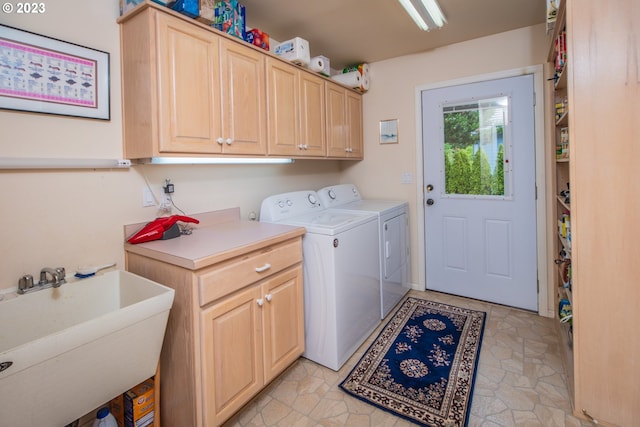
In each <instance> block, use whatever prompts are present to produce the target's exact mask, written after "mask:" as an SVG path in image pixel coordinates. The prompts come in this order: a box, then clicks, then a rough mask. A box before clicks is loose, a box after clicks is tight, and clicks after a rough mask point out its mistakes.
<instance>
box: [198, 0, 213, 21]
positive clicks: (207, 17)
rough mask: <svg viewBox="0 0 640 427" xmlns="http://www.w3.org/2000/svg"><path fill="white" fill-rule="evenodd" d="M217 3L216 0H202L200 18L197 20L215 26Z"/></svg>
mask: <svg viewBox="0 0 640 427" xmlns="http://www.w3.org/2000/svg"><path fill="white" fill-rule="evenodd" d="M216 3H217V1H216V0H200V16H198V17H197V18H196V19H197V20H198V21H200V22H202V23H204V24H207V25H213V21H214V20H215V9H216Z"/></svg>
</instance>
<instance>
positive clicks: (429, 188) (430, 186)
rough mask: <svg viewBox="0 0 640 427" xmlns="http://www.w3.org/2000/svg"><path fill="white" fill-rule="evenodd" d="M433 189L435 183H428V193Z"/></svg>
mask: <svg viewBox="0 0 640 427" xmlns="http://www.w3.org/2000/svg"><path fill="white" fill-rule="evenodd" d="M432 191H433V185H431V184H428V185H427V193H431V192H432Z"/></svg>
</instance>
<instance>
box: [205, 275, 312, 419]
mask: <svg viewBox="0 0 640 427" xmlns="http://www.w3.org/2000/svg"><path fill="white" fill-rule="evenodd" d="M301 280H302V268H301V267H295V268H293V269H291V270H288V271H286V272H283V273H281V274H278V275H276V276H275V277H273V278H271V279H268V280H266V281H265V282H264V283H262V284H260V285H257V286H254V287H250V288H248V289H246V290H244V291H242V292H240V293H238V294H236V295H233V296H231V297H229V298H227V299H224V300H223V301H221V302H219V303H217V304H214V305H212V306H211V307H209V308H206V309H204V310H202V312H201V314H200V319H201V331H202V336H201V340H202V344H203V346H202V352H203V365H202V367H203V370H202V380H203V403H204V425H206V426H209V425H218V424H219V423H220V421H224V420H226V419H228V418H229V417H230V416H232V415H233V414H234V413H235V412H236V411H238V410H239V409H240V408H241V407H242V406H243V405H244V404H245V403H246V402H247V401H248V400H249V399H250V398H251V397H252V396H254V395H255V394H256V393H257V392H258V391H260V390H261V389H262V388H263V387H264V386H265V385H266V384H267V383H269V382H270V381H271V380H272V379H274V378H275V377H276V376H277V375H278V374H280V373H281V372H282V371H283V370H284V369H285V368H286V367H288V366H289V365H290V364H291V363H293V362H294V361H295V360H296V359H297V358H298V357H299V356H300V354H301V353H302V352H303V350H304V348H303V343H304V330H303V329H304V328H303V325H302V324H301V323H300V321H299V319H300V316H301V315H302V304H301V301H302V287H301V284H302V282H301Z"/></svg>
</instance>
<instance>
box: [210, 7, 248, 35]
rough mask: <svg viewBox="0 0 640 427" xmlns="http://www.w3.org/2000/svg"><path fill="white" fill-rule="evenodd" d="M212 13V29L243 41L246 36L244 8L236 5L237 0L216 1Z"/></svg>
mask: <svg viewBox="0 0 640 427" xmlns="http://www.w3.org/2000/svg"><path fill="white" fill-rule="evenodd" d="M213 12H214V18H213V27H215V28H217V29H218V30H220V31H223V32H225V33H227V34H231V35H232V36H236V37H238V38H239V39H242V40H245V38H246V36H247V26H246V23H245V18H246V13H245V8H244V6H243V5H241V4H240V3H238V0H225V1H218V2H216V4H215V9H214V11H213Z"/></svg>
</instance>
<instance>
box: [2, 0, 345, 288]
mask: <svg viewBox="0 0 640 427" xmlns="http://www.w3.org/2000/svg"><path fill="white" fill-rule="evenodd" d="M45 4H46V11H45V13H44V14H43V15H39V16H38V15H17V14H11V15H8V14H1V15H0V23H2V24H6V25H9V26H12V27H16V28H20V29H24V30H28V31H32V32H35V33H38V34H42V35H46V36H49V37H54V38H58V39H61V40H64V41H68V42H72V43H76V44H79V45H83V46H88V47H92V48H94V49H98V50H102V51H106V52H109V53H110V61H111V67H110V68H111V70H110V77H111V120H110V121H106V122H104V121H98V120H87V119H79V118H70V117H61V116H50V115H41V114H33V113H21V112H12V111H4V110H0V157H79V158H120V157H122V120H121V114H122V110H121V105H120V104H121V97H120V90H121V84H120V58H119V56H120V54H119V52H120V36H119V27H118V25H117V24H116V19H117V18H118V15H119V6H118V1H117V0H109V1H105V0H102V1H84V0H55V1H52V0H50V1H45ZM339 167H340V166H339V162H337V161H324V160H305V161H298V162H296V163H295V164H293V165H263V166H252V165H242V166H228V165H224V166H150V165H147V166H137V167H135V168H132V169H130V170H115V171H100V170H98V171H92V170H89V171H35V172H34V171H22V172H15V171H0V189H1V190H0V197H1V201H0V218H1V219H2V226H1V228H0V289H3V288H11V287H16V286H17V280H18V278H19V277H20V276H21V275H23V274H26V273H29V274H32V275H36V274H37V273H38V272H39V271H40V268H42V267H44V266H50V267H58V266H63V267H66V268H67V271H68V272H73V271H74V269H75V268H77V267H78V266H82V265H97V264H103V263H108V262H112V261H115V262H117V263H118V267H119V268H124V252H123V246H122V243H123V240H124V236H123V231H122V227H123V225H125V224H131V223H137V222H144V221H149V220H151V219H153V218H154V217H155V216H156V214H157V210H156V209H154V208H143V207H142V189H143V187H144V186H145V185H146V184H145V178H144V175H146V176H147V178H148V180H149V182H150V183H151V185H152V187H153V189H154V191H155V193H156V195H157V196H158V197H160V196H161V185H162V183H163V182H164V179H165V178H171V180H172V182H173V183H174V184H175V188H176V192H175V194H174V201H175V203H176V205H177V206H178V207H180V208H181V209H182V210H184V211H185V212H187V213H197V212H204V211H210V210H217V209H225V208H229V207H235V206H239V207H240V208H241V214H242V216H243V218H246V217H247V215H248V213H249V212H250V211H252V210H253V211H256V212H259V208H260V202H261V201H262V199H263V198H264V197H266V196H268V195H271V194H273V193H276V192H284V191H292V190H302V189H307V188H310V189H316V188H320V187H323V186H326V185H331V184H335V183H336V182H338V181H339V175H340V174H339ZM176 213H177V212H176Z"/></svg>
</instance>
